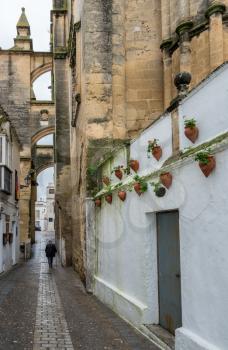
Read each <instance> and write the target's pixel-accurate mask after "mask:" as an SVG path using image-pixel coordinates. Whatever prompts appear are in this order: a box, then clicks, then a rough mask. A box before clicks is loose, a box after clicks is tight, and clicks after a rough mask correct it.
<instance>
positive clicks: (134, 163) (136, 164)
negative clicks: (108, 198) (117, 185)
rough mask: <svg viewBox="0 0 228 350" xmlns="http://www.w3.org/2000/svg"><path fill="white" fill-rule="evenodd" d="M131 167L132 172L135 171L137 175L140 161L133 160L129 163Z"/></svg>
mask: <svg viewBox="0 0 228 350" xmlns="http://www.w3.org/2000/svg"><path fill="white" fill-rule="evenodd" d="M129 166H130V168H131V169H132V170H134V172H135V173H137V171H138V170H139V161H138V160H135V159H131V160H130V161H129Z"/></svg>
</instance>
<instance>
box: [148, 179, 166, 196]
mask: <svg viewBox="0 0 228 350" xmlns="http://www.w3.org/2000/svg"><path fill="white" fill-rule="evenodd" d="M151 186H153V188H154V193H155V194H156V196H157V197H164V195H165V194H166V189H165V187H163V186H162V184H161V182H151Z"/></svg>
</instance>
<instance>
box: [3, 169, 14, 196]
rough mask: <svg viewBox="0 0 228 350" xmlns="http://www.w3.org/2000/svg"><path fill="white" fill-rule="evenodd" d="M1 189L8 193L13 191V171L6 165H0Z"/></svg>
mask: <svg viewBox="0 0 228 350" xmlns="http://www.w3.org/2000/svg"><path fill="white" fill-rule="evenodd" d="M0 190H1V191H3V192H6V193H7V194H11V192H12V172H11V170H10V169H8V168H7V167H6V166H0Z"/></svg>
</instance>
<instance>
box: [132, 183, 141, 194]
mask: <svg viewBox="0 0 228 350" xmlns="http://www.w3.org/2000/svg"><path fill="white" fill-rule="evenodd" d="M134 190H135V192H136V193H137V194H138V195H139V196H141V194H142V191H141V184H140V182H136V183H135V184H134Z"/></svg>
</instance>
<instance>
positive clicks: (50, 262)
mask: <svg viewBox="0 0 228 350" xmlns="http://www.w3.org/2000/svg"><path fill="white" fill-rule="evenodd" d="M52 264H53V256H48V265H49V267H52Z"/></svg>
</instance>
